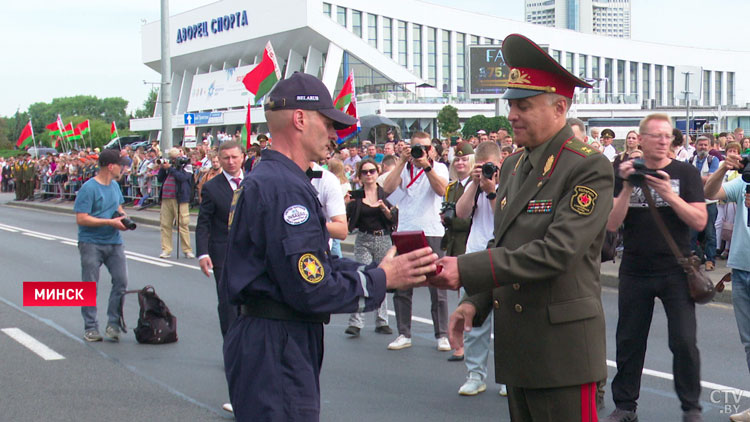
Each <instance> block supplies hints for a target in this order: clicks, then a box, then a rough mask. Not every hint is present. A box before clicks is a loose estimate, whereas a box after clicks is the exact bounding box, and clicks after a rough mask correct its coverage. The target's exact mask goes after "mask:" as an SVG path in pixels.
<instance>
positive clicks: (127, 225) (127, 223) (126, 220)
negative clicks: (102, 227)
mask: <svg viewBox="0 0 750 422" xmlns="http://www.w3.org/2000/svg"><path fill="white" fill-rule="evenodd" d="M122 216H123V214H120V212H119V211H115V213H114V214H112V218H118V217H122ZM120 221H122V225H123V226H125V228H126V229H128V230H135V228H136V227H138V226H137V225H136V224H135V223H134V222H133V220H131V219H129V218H128V217H125V218H123V219H122V220H120Z"/></svg>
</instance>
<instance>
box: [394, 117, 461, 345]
mask: <svg viewBox="0 0 750 422" xmlns="http://www.w3.org/2000/svg"><path fill="white" fill-rule="evenodd" d="M431 148H432V141H431V139H430V135H429V134H427V133H425V132H416V133H415V134H413V135H412V137H411V147H407V148H406V149H405V150H404V153H403V154H401V157H400V159H399V161H398V164H397V165H396V168H394V169H393V171H391V173H390V174H389V175H388V177H386V179H385V182H384V183H383V190H385V193H386V194H387V195H391V194H393V193H394V192H396V195H394V197H397V198H398V200H397V201H395V200H394V201H391V202H393V203H395V204H396V205H397V206H398V210H399V217H398V230H399V231H410V230H423V231H424V234H425V236H426V237H427V242H428V243H429V244H430V246H431V247H432V250H433V251H434V252H435V253H436V254H438V255H439V256H442V255H443V251H442V250H441V249H440V241H441V240H442V237H443V235H444V234H445V229H444V228H443V225H442V223H441V222H440V205H441V203H442V198H443V194H444V193H445V188H446V186H447V185H448V169H447V168H446V167H445V165H444V164H442V163H439V162H437V161H432V160H430V158H429V155H430V149H431ZM390 199H394V198H389V200H390ZM429 289H430V301H431V302H432V306H431V308H430V312H431V314H432V322H433V326H434V330H435V338H436V339H437V341H438V344H437V348H438V350H440V351H445V352H447V351H450V350H451V346H450V344H449V343H448V337H447V331H448V292H447V291H445V290H443V289H437V288H435V287H430V288H429ZM412 294H413V289H407V290H397V291H396V292H395V293H394V294H393V307H394V310H395V311H396V324H397V326H398V333H399V336H398V337H397V338H396V339H395V340H394V341H393V342H391V343H390V344H389V345H388V349H389V350H400V349H404V348H406V347H411V306H412Z"/></svg>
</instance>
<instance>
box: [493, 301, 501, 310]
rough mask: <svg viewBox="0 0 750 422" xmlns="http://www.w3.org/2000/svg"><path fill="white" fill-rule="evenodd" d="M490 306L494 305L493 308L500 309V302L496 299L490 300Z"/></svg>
mask: <svg viewBox="0 0 750 422" xmlns="http://www.w3.org/2000/svg"><path fill="white" fill-rule="evenodd" d="M492 306H494V307H495V309H500V302H499V301H497V300H495V301H493V302H492Z"/></svg>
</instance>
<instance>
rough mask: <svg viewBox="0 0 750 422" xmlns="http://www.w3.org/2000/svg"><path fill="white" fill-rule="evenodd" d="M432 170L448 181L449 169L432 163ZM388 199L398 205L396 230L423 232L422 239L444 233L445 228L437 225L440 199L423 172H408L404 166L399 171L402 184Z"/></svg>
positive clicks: (438, 223)
mask: <svg viewBox="0 0 750 422" xmlns="http://www.w3.org/2000/svg"><path fill="white" fill-rule="evenodd" d="M432 171H433V172H435V174H436V175H438V176H440V177H442V178H443V179H445V181H446V182H447V181H448V167H446V166H445V164H443V163H439V162H437V161H436V162H434V163H433V164H432ZM412 177H413V179H412ZM412 180H413V182H412ZM392 198H393V199H392ZM388 200H389V201H390V202H391V203H392V204H398V213H399V214H398V230H399V231H409V230H423V231H424V234H425V236H436V237H440V236H443V235H444V234H445V229H444V228H443V225H442V224H441V223H440V205H441V204H442V202H443V196H442V195H438V194H437V193H435V191H434V190H433V189H432V186H431V185H430V181H429V180H428V179H427V175H426V174H424V172H423V170H422V169H419V168H417V167H412V168H411V170H410V169H409V166H408V165H407V166H406V167H404V170H403V171H402V172H401V184H400V185H399V187H398V188H397V189H396V190H395V191H393V193H392V194H391V195H390V196H389V197H388Z"/></svg>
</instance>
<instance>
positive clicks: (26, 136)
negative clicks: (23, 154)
mask: <svg viewBox="0 0 750 422" xmlns="http://www.w3.org/2000/svg"><path fill="white" fill-rule="evenodd" d="M33 139H34V129H33V128H32V127H31V120H29V122H28V123H26V126H24V127H23V130H22V131H21V136H19V137H18V142H16V146H17V147H19V148H25V147H26V146H27V145H28V144H29V143H31V141H32V140H33Z"/></svg>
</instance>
